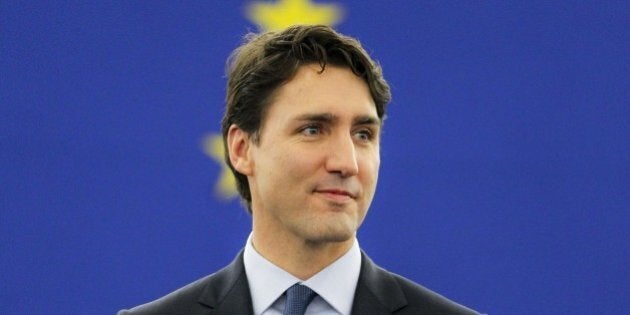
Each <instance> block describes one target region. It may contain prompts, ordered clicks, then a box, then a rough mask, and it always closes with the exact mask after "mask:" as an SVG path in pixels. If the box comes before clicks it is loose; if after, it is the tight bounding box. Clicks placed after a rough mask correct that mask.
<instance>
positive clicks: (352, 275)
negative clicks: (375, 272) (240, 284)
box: [243, 234, 361, 314]
mask: <svg viewBox="0 0 630 315" xmlns="http://www.w3.org/2000/svg"><path fill="white" fill-rule="evenodd" d="M251 241H252V236H251V234H250V236H249V238H248V239H247V244H246V245H245V251H244V253H243V263H244V265H245V273H246V274H247V281H248V283H249V288H250V292H251V296H252V304H253V308H254V314H262V312H264V311H265V310H266V309H267V308H269V307H270V306H271V305H272V304H273V303H274V302H275V301H276V300H277V299H278V298H279V297H280V296H281V295H282V294H283V293H284V291H286V290H287V289H288V288H289V287H291V286H292V285H294V284H295V283H302V284H304V285H306V286H308V287H309V288H311V289H312V290H313V291H315V292H317V294H318V295H319V296H320V297H321V298H322V299H324V300H325V301H326V302H327V303H328V304H330V306H332V307H333V308H334V309H336V310H337V311H338V312H339V313H341V314H350V311H351V310H352V302H353V300H354V291H355V290H356V287H357V282H358V280H359V273H360V272H361V251H360V250H359V242H358V241H357V240H356V239H355V240H354V243H353V244H352V247H351V248H350V250H348V252H346V253H345V254H344V255H343V256H341V257H340V258H339V259H337V260H336V261H334V262H333V263H332V264H330V265H329V266H328V267H326V268H324V269H323V270H322V271H320V272H318V273H317V274H315V275H314V276H312V277H311V278H309V279H307V280H306V281H301V280H300V279H299V278H296V277H294V276H293V275H291V274H290V273H288V272H286V271H284V270H283V269H282V268H280V267H278V266H276V265H274V264H273V263H272V262H270V261H268V260H267V259H265V258H264V257H263V256H262V255H260V254H259V253H258V252H257V251H256V249H254V247H253V246H252V242H251Z"/></svg>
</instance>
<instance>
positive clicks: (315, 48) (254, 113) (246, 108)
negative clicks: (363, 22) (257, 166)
mask: <svg viewBox="0 0 630 315" xmlns="http://www.w3.org/2000/svg"><path fill="white" fill-rule="evenodd" d="M245 39H246V42H245V43H244V44H243V45H242V46H240V47H238V48H237V49H236V50H234V52H233V53H232V54H231V56H230V58H229V59H228V68H227V75H228V82H227V92H226V108H225V114H224V116H223V120H222V122H221V127H222V132H223V145H224V146H225V161H226V163H227V164H228V165H229V166H230V169H231V170H232V173H233V174H234V176H235V177H236V184H237V188H238V192H239V194H240V195H241V197H242V198H243V200H244V201H245V202H246V204H247V209H248V211H249V212H250V213H251V211H252V210H251V202H252V197H251V192H250V190H249V184H248V182H247V176H245V175H243V174H241V173H239V172H238V171H236V170H235V169H234V167H233V166H232V163H231V162H230V157H229V151H228V148H227V134H228V130H229V129H230V126H231V125H233V124H234V125H236V126H238V127H239V128H240V129H241V130H243V131H245V132H247V133H248V134H249V135H250V137H251V139H252V141H253V142H254V143H257V142H258V140H259V136H260V135H259V131H260V127H261V125H262V121H263V118H264V114H265V109H266V107H267V106H268V105H269V103H270V101H271V96H272V94H273V92H275V91H276V90H277V89H278V87H280V85H282V84H283V83H285V82H287V81H289V80H291V78H292V77H293V76H294V75H295V73H296V71H297V69H298V68H299V67H300V66H302V65H305V64H313V63H314V64H319V66H320V67H321V71H322V72H323V71H324V70H325V69H326V65H327V64H331V65H334V66H342V67H347V68H349V69H351V70H352V72H353V73H354V74H356V75H357V76H359V77H361V78H363V79H364V80H365V82H366V83H367V85H368V87H369V88H370V93H371V95H372V98H373V99H374V103H375V104H376V112H377V114H378V117H379V118H381V120H382V119H383V117H384V116H385V108H386V105H387V103H389V101H390V99H391V94H390V90H389V85H388V84H387V82H386V81H385V79H384V78H383V74H382V71H381V68H380V66H379V65H378V64H377V63H376V62H375V61H374V60H372V59H371V58H370V56H369V55H368V53H367V52H366V51H365V50H364V49H363V47H362V46H361V44H360V43H359V41H358V40H356V39H354V38H352V37H348V36H345V35H342V34H339V33H337V32H336V31H334V30H333V29H332V28H330V27H328V26H323V25H309V26H306V25H301V26H292V27H289V28H287V29H285V30H283V31H279V32H267V33H262V34H249V35H247V36H246V37H245Z"/></svg>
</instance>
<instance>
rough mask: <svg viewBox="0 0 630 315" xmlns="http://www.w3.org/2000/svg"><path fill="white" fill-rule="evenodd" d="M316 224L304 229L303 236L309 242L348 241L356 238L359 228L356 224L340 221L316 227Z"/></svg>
mask: <svg viewBox="0 0 630 315" xmlns="http://www.w3.org/2000/svg"><path fill="white" fill-rule="evenodd" d="M314 225H315V224H313V225H311V226H309V227H307V228H306V229H304V230H303V231H302V232H303V233H302V234H303V235H302V236H303V238H304V239H305V240H306V241H307V242H309V243H314V244H323V243H342V242H346V241H348V240H351V239H353V238H354V236H355V232H356V230H357V228H358V227H357V226H355V225H354V224H349V223H345V224H343V223H342V224H339V223H338V222H337V223H336V224H332V225H328V226H319V227H315V226H314Z"/></svg>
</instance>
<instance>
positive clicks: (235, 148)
mask: <svg viewBox="0 0 630 315" xmlns="http://www.w3.org/2000/svg"><path fill="white" fill-rule="evenodd" d="M250 146H251V142H250V139H249V133H247V132H245V131H244V130H243V129H241V128H239V127H238V126H236V125H232V126H230V129H229V130H228V134H227V149H228V152H229V153H230V162H231V163H232V166H234V168H235V169H236V170H237V171H238V172H239V173H241V174H243V175H245V176H248V175H251V174H252V170H253V167H252V166H253V161H252V159H251V156H250V154H249V153H250V152H249V149H250Z"/></svg>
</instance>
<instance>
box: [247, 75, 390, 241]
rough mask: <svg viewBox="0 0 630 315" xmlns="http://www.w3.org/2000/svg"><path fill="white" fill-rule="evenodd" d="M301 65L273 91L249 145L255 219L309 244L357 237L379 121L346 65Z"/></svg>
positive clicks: (368, 197) (369, 193)
mask: <svg viewBox="0 0 630 315" xmlns="http://www.w3.org/2000/svg"><path fill="white" fill-rule="evenodd" d="M319 71H320V67H319V65H305V66H302V67H301V68H300V69H298V71H297V73H296V75H295V77H294V78H293V79H291V80H290V81H288V82H287V83H286V84H284V85H282V86H281V87H280V88H279V89H278V90H277V91H276V93H275V94H274V95H273V98H272V101H271V104H270V105H269V107H268V108H267V111H266V113H265V117H264V121H263V123H262V127H261V130H260V138H259V140H260V141H259V143H258V144H250V151H249V154H250V157H251V173H250V174H249V176H248V180H249V186H250V189H251V192H252V210H253V216H254V224H256V225H258V226H262V227H264V228H265V229H266V230H268V231H273V233H276V234H274V235H278V236H287V237H297V239H302V240H304V241H307V242H312V243H322V242H341V241H347V240H349V239H350V238H352V237H354V235H355V232H356V230H357V229H358V228H359V226H360V225H361V222H362V221H363V219H364V218H365V215H366V213H367V210H368V207H369V206H370V203H371V202H372V197H373V196H374V191H375V189H376V182H377V178H378V168H379V164H380V156H379V138H380V127H381V121H380V119H379V118H378V116H377V113H376V107H375V104H374V101H373V99H372V97H371V95H370V91H369V88H368V86H367V84H366V83H365V81H363V79H361V78H359V77H357V76H356V75H354V74H353V73H352V71H351V70H349V69H347V68H342V67H334V66H327V67H326V69H325V71H324V72H322V73H318V72H319Z"/></svg>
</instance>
